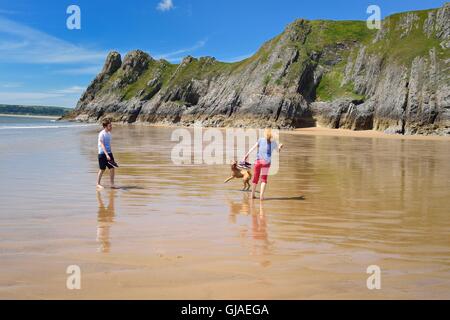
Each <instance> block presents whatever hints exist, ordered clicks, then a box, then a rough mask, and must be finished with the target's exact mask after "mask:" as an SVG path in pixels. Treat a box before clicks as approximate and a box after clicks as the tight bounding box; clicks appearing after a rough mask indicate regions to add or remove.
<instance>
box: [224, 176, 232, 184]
mask: <svg viewBox="0 0 450 320" xmlns="http://www.w3.org/2000/svg"><path fill="white" fill-rule="evenodd" d="M233 178H234V177H229V178H228V179H227V180H225V181H224V182H223V183H227V182H229V181H231V180H233Z"/></svg>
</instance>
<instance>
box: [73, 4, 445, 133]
mask: <svg viewBox="0 0 450 320" xmlns="http://www.w3.org/2000/svg"><path fill="white" fill-rule="evenodd" d="M449 48H450V4H449V3H447V4H446V5H445V6H443V7H442V8H438V9H431V10H424V11H414V12H407V13H400V14H396V15H393V16H390V17H388V18H386V19H385V20H384V21H383V22H382V28H381V30H369V29H368V28H367V26H366V23H365V22H364V21H324V20H317V21H307V20H303V19H300V20H297V21H295V22H293V23H292V24H290V25H289V26H287V28H286V29H285V31H284V32H283V33H282V34H280V35H279V36H277V37H275V38H274V39H272V40H270V41H268V42H267V43H265V44H264V45H263V46H262V47H261V48H260V50H259V51H258V52H257V53H256V54H254V55H253V56H252V57H250V58H248V59H245V60H243V61H240V62H236V63H224V62H220V61H217V60H215V59H214V58H211V57H203V58H199V59H196V58H193V57H190V56H189V57H186V58H185V59H184V60H183V61H182V62H181V63H180V64H171V63H169V62H167V61H165V60H155V59H153V58H152V57H151V56H149V55H148V54H147V53H145V52H143V51H140V50H136V51H132V52H129V53H128V54H127V55H126V56H125V57H124V59H123V61H122V60H121V56H120V54H119V53H117V52H111V53H110V54H109V55H108V57H107V59H106V62H105V65H104V67H103V70H102V71H101V73H100V74H99V75H98V76H97V77H96V78H95V79H94V81H93V82H92V83H91V85H90V86H89V87H88V89H87V90H86V92H85V93H84V94H83V96H82V97H81V99H80V101H79V102H78V104H77V107H76V109H75V110H74V112H72V113H71V114H70V115H69V116H67V117H66V118H69V119H77V120H82V121H98V120H100V119H102V118H103V117H110V118H112V119H113V120H114V121H121V122H128V123H132V122H148V123H159V124H161V123H164V124H179V125H190V124H192V123H194V122H196V121H201V122H202V123H203V124H204V125H205V126H236V127H262V126H273V127H279V128H295V127H307V126H314V125H322V126H328V127H332V128H350V129H354V130H359V129H372V128H373V129H376V130H383V131H386V132H391V133H402V134H442V135H444V134H450V88H449V85H450V82H449V74H450V71H449V63H450V52H449Z"/></svg>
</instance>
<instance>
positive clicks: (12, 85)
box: [0, 82, 23, 88]
mask: <svg viewBox="0 0 450 320" xmlns="http://www.w3.org/2000/svg"><path fill="white" fill-rule="evenodd" d="M22 85H23V83H22V82H1V83H0V87H1V88H20V87H22Z"/></svg>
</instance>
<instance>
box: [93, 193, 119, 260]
mask: <svg viewBox="0 0 450 320" xmlns="http://www.w3.org/2000/svg"><path fill="white" fill-rule="evenodd" d="M115 194H116V191H115V190H111V191H109V194H108V205H107V206H105V204H104V202H103V199H102V194H101V192H97V201H98V213H97V242H98V243H99V244H100V246H99V248H98V251H100V252H105V253H107V252H109V251H110V249H111V240H110V231H111V226H112V224H113V223H114V216H115V211H114V198H115Z"/></svg>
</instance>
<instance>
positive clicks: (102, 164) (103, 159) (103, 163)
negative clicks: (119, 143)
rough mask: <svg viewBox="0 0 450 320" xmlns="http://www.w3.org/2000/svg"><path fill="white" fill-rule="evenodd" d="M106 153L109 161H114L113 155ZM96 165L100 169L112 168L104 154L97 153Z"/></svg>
mask: <svg viewBox="0 0 450 320" xmlns="http://www.w3.org/2000/svg"><path fill="white" fill-rule="evenodd" d="M108 155H109V156H110V158H111V161H114V156H113V154H112V153H108ZM98 166H99V167H100V170H106V168H108V169H112V168H114V167H113V166H112V165H110V164H109V163H108V159H107V158H106V154H104V153H103V154H99V155H98Z"/></svg>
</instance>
